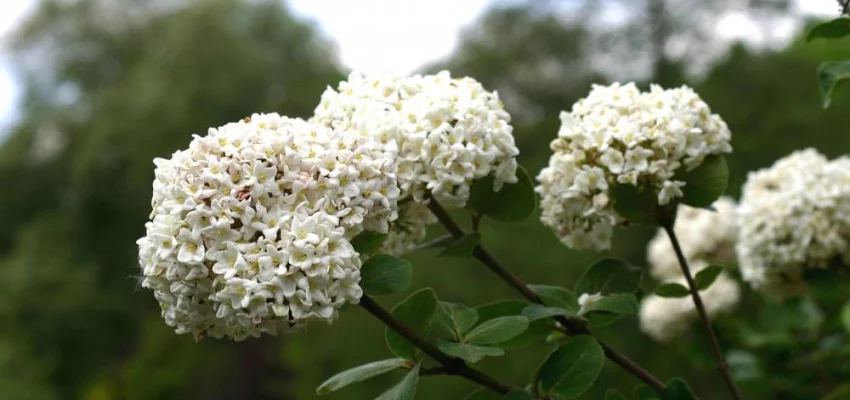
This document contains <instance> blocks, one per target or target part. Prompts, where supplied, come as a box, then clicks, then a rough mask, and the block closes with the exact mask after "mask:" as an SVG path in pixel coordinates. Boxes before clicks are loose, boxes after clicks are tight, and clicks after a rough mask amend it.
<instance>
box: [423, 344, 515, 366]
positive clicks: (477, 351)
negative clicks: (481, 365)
mask: <svg viewBox="0 0 850 400" xmlns="http://www.w3.org/2000/svg"><path fill="white" fill-rule="evenodd" d="M437 345H438V347H439V348H440V351H442V352H443V353H446V354H448V355H450V356H455V357H458V358H462V359H464V360H466V361H469V362H471V363H477V362H479V361H481V360H482V359H483V358H484V357H487V356H491V357H497V356H502V355H505V351H504V350H502V349H500V348H498V347H493V346H477V345H474V344H466V343H457V342H449V341H446V340H440V341H439V343H438V344H437Z"/></svg>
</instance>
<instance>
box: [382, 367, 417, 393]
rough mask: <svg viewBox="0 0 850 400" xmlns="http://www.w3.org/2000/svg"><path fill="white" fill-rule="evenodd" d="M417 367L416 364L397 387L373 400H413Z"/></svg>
mask: <svg viewBox="0 0 850 400" xmlns="http://www.w3.org/2000/svg"><path fill="white" fill-rule="evenodd" d="M419 367H420V364H416V366H415V367H413V368H412V369H411V370H410V372H408V373H407V375H405V377H404V379H402V380H401V382H399V383H398V384H397V385H395V386H393V387H392V388H390V389H389V390H387V391H386V392H384V393H382V394H381V395H380V396H378V397H377V398H376V399H375V400H413V396H414V395H415V394H416V385H417V384H418V383H419Z"/></svg>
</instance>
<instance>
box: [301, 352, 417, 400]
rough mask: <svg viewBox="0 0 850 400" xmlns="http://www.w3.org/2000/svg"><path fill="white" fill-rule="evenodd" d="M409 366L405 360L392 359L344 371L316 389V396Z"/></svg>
mask: <svg viewBox="0 0 850 400" xmlns="http://www.w3.org/2000/svg"><path fill="white" fill-rule="evenodd" d="M405 365H407V360H405V359H403V358H391V359H389V360H383V361H375V362H372V363H369V364H363V365H361V366H359V367H354V368H352V369H349V370H346V371H342V372H340V373H338V374H336V375H334V376H332V377H330V378H329V379H328V380H326V381H325V382H323V383H322V384H321V385H319V387H318V388H317V389H316V394H320V395H321V394H328V393H330V392H333V391H336V390H339V389H341V388H343V387H346V386H348V385H350V384H352V383H357V382H362V381H365V380H367V379H369V378H374V377H376V376H378V375H381V374H385V373H387V372H390V371H392V370H394V369H398V368H402V367H404V366H405Z"/></svg>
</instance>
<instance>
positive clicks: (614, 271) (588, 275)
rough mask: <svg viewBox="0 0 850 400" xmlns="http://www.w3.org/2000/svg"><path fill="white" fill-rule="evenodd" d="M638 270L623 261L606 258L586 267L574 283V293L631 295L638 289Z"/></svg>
mask: <svg viewBox="0 0 850 400" xmlns="http://www.w3.org/2000/svg"><path fill="white" fill-rule="evenodd" d="M640 280H641V272H640V269H637V268H634V267H632V266H630V265H629V264H628V263H627V262H625V261H623V260H617V259H613V258H606V259H602V260H599V261H597V262H595V263H593V264H592V265H591V266H589V267H587V269H586V270H585V271H584V274H583V275H582V276H581V278H579V280H578V282H576V286H575V289H574V290H575V293H587V294H595V293H601V294H603V295H607V294H612V293H633V292H635V291H637V289H638V288H639V287H640Z"/></svg>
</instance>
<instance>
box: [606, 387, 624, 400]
mask: <svg viewBox="0 0 850 400" xmlns="http://www.w3.org/2000/svg"><path fill="white" fill-rule="evenodd" d="M605 400H627V399H626V396H623V394H622V393H620V392H619V391H617V389H608V390H607V391H606V392H605Z"/></svg>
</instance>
